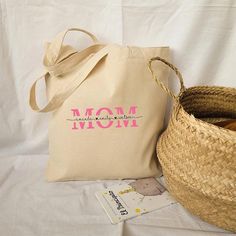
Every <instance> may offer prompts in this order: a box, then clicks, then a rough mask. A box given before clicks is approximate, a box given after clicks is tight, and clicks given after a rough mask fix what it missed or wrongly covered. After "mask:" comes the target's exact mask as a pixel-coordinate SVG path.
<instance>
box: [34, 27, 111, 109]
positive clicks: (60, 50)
mask: <svg viewBox="0 0 236 236" xmlns="http://www.w3.org/2000/svg"><path fill="white" fill-rule="evenodd" d="M75 30H77V31H82V32H86V33H87V34H88V35H89V36H90V37H91V38H92V39H93V41H94V42H95V43H97V42H98V41H97V39H96V37H95V36H93V35H92V34H91V33H89V32H87V31H85V30H81V29H74V28H73V29H69V30H67V31H64V32H62V33H60V34H58V36H57V37H56V38H55V40H54V41H53V42H52V43H50V44H49V45H48V47H47V50H46V54H45V57H44V66H45V69H46V71H47V72H46V73H45V75H43V76H42V77H40V78H39V79H37V80H36V81H35V82H34V83H33V85H32V87H31V89H30V97H29V104H30V106H31V108H32V109H33V110H34V111H38V112H50V111H54V110H56V109H58V108H59V107H60V106H61V105H62V104H63V103H64V101H65V100H66V99H67V98H68V97H69V96H70V95H71V94H72V93H73V92H74V91H75V90H76V89H77V88H78V87H79V86H80V85H81V84H82V83H83V82H84V81H85V80H86V79H87V76H88V75H89V73H90V72H91V71H92V70H93V69H94V68H95V67H96V65H97V64H98V63H99V62H100V61H101V60H102V59H103V58H104V57H105V56H106V55H107V54H108V53H109V52H110V50H111V47H112V45H107V46H106V45H102V44H94V45H92V46H91V47H88V48H86V49H85V50H83V51H81V52H76V51H74V50H73V49H72V48H71V47H68V46H63V40H64V38H65V35H66V33H67V32H69V31H75ZM57 54H58V55H57ZM85 58H88V60H87V61H86V63H85V64H84V65H82V67H81V69H80V71H79V72H78V73H77V74H76V78H74V79H73V80H72V81H71V82H70V83H69V84H67V85H65V86H64V87H61V88H60V89H58V90H57V91H56V92H55V94H54V95H53V96H52V98H51V99H50V100H49V101H48V103H47V105H46V106H44V107H43V108H39V106H38V104H37V100H36V85H37V82H38V81H39V80H45V82H46V80H48V79H50V74H53V75H54V76H60V75H62V74H63V73H66V72H69V71H70V70H72V69H73V67H74V66H75V65H77V64H78V63H79V62H81V61H83V60H84V59H85ZM53 79H63V78H57V77H55V78H53Z"/></svg>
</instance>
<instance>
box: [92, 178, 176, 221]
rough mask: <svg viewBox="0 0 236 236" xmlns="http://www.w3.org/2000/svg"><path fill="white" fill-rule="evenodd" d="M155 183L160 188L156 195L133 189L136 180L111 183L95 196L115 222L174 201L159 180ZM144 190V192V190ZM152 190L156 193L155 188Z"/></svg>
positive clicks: (135, 185)
mask: <svg viewBox="0 0 236 236" xmlns="http://www.w3.org/2000/svg"><path fill="white" fill-rule="evenodd" d="M139 181H140V180H139ZM146 181H148V180H147V179H146V180H145V181H144V182H145V184H146ZM144 182H143V183H144ZM135 183H136V184H135ZM157 185H158V186H159V188H160V189H161V190H158V195H156V196H148V195H147V196H144V195H143V194H141V193H139V192H137V191H136V189H135V188H137V181H135V182H133V184H132V183H130V184H119V185H113V186H111V187H109V188H107V189H105V190H102V191H98V192H96V197H97V199H98V200H99V202H100V203H101V205H102V207H103V208H104V210H105V212H106V213H107V215H108V216H109V218H110V220H111V223H112V224H117V223H119V222H121V221H124V220H126V219H130V218H133V217H136V216H139V215H141V214H144V213H148V212H150V211H153V210H156V209H160V208H163V207H166V206H168V205H171V204H173V203H176V201H175V200H174V199H173V198H172V197H171V196H170V195H169V193H168V192H167V191H166V190H165V188H164V187H163V186H162V185H161V184H160V183H159V182H157ZM133 186H134V187H133ZM138 188H140V186H139V187H138ZM141 188H142V187H141ZM159 188H158V189H159ZM140 192H141V191H140ZM144 192H145V193H146V190H145V191H144ZM154 192H155V194H156V193H157V191H156V189H155V190H154ZM152 193H153V192H152ZM148 194H150V192H149V193H148Z"/></svg>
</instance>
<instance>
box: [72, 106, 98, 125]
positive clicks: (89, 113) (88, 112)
mask: <svg viewBox="0 0 236 236" xmlns="http://www.w3.org/2000/svg"><path fill="white" fill-rule="evenodd" d="M71 111H72V113H73V117H75V116H78V117H80V112H79V109H71ZM92 115H93V108H87V109H86V111H85V117H88V116H92ZM77 123H78V124H79V127H80V129H84V126H85V121H79V122H76V121H74V122H73V126H72V129H79V128H78V126H77ZM87 129H94V126H93V122H92V121H88V127H87Z"/></svg>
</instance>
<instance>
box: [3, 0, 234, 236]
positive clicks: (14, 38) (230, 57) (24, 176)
mask: <svg viewBox="0 0 236 236" xmlns="http://www.w3.org/2000/svg"><path fill="white" fill-rule="evenodd" d="M70 27H81V28H85V29H87V30H89V31H91V32H93V33H94V34H95V35H96V36H97V37H98V38H99V39H100V40H101V41H104V42H114V43H120V44H124V45H137V46H161V45H168V46H170V47H171V49H172V60H173V62H174V63H175V64H176V65H177V66H178V67H179V69H180V70H181V71H182V73H183V75H184V78H185V84H186V86H187V87H189V86H193V85H199V84H201V85H202V84H204V85H205V84H209V85H222V86H231V87H236V78H235V70H234V69H235V66H236V57H235V51H236V2H235V1H233V0H232V1H229V0H215V1H209V0H199V1H191V0H189V1H187V0H181V1H180V0H179V1H178V0H158V1H157V0H156V1H155V0H153V1H151V0H146V1H142V0H136V1H131V0H130V1H129V0H123V1H122V0H113V1H109V0H98V1H93V0H87V1H86V0H68V1H63V0H54V1H53V0H29V1H17V0H0V236H8V235H9V236H15V235H16V236H21V235H22V236H28V235H29V236H33V235H40V236H41V235H42V236H45V235H50V236H54V235H55V236H57V235H63V236H64V235H66V236H67V235H68V236H74V235H76V236H77V235H82V236H84V235H98V236H99V235H109V236H112V235H116V236H118V235H124V236H131V235H135V236H139V235H165V236H166V235H177V236H178V235H181V236H182V235H188V236H191V235H193V236H194V235H207V236H208V235H232V234H231V233H229V232H226V231H223V230H221V229H218V228H216V227H214V226H211V225H209V224H207V223H204V222H203V221H201V220H199V219H198V218H197V217H194V216H192V215H191V214H190V213H188V212H187V211H186V210H184V208H183V207H181V206H180V205H179V204H177V205H174V206H170V207H167V208H165V209H161V210H159V211H155V212H152V213H149V214H146V215H143V216H141V217H139V218H135V219H132V220H129V221H127V222H126V223H121V224H119V225H111V224H110V222H109V219H108V218H107V216H106V215H105V213H104V212H103V210H102V208H101V207H100V205H99V204H98V202H97V200H96V199H95V197H94V192H95V191H97V190H99V189H102V188H103V187H104V186H107V185H111V184H114V183H117V182H119V181H96V182H84V181H83V182H79V181H78V182H68V183H50V184H49V183H46V182H45V181H44V178H43V174H44V173H43V171H44V166H45V162H46V159H47V155H46V154H47V152H48V145H47V142H48V140H47V123H48V118H49V115H45V114H35V113H33V112H31V111H30V109H29V107H28V91H29V88H30V85H31V84H32V82H33V81H34V80H35V79H36V78H37V77H39V76H40V75H41V74H42V73H43V67H42V64H41V62H42V56H43V43H44V42H45V41H50V40H51V39H52V38H53V37H54V36H55V34H56V33H58V32H60V31H62V30H64V29H66V28H70ZM71 37H72V38H73V40H72V39H71V40H72V41H73V42H74V43H75V44H76V46H77V47H78V48H83V47H85V46H87V45H88V43H89V40H88V39H87V38H86V37H85V36H83V35H81V34H76V33H73V34H72V35H71ZM170 80H171V87H172V88H175V89H177V88H178V86H177V80H176V78H175V77H174V76H171V78H170ZM176 91H177V90H176ZM44 154H45V155H44Z"/></svg>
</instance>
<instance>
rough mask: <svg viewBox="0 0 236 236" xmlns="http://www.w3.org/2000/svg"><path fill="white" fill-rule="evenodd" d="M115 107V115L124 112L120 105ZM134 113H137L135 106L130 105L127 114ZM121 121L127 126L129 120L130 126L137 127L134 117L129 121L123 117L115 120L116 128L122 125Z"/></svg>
mask: <svg viewBox="0 0 236 236" xmlns="http://www.w3.org/2000/svg"><path fill="white" fill-rule="evenodd" d="M115 109H116V113H117V115H124V114H125V113H124V109H123V108H122V107H116V108H115ZM136 113H137V107H136V106H131V107H130V109H129V112H128V115H135V114H136ZM122 122H123V125H124V126H125V127H127V126H128V124H129V122H131V125H130V127H138V125H137V120H136V119H132V120H131V121H129V119H123V120H117V125H116V128H122V125H121V123H122Z"/></svg>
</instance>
